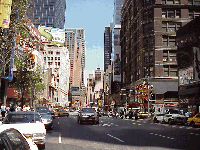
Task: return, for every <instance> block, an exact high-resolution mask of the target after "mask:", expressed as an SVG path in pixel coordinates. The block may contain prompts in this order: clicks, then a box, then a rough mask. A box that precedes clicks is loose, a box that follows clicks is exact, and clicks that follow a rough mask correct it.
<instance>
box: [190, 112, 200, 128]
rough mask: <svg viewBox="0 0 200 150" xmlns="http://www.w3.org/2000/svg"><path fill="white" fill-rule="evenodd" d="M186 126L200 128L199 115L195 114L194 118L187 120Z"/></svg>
mask: <svg viewBox="0 0 200 150" xmlns="http://www.w3.org/2000/svg"><path fill="white" fill-rule="evenodd" d="M187 124H188V125H191V126H193V127H196V126H200V114H196V115H195V116H194V117H190V118H188V120H187Z"/></svg>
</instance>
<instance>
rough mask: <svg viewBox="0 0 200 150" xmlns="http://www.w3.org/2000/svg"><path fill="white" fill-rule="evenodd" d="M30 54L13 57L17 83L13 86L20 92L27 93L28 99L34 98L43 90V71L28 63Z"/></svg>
mask: <svg viewBox="0 0 200 150" xmlns="http://www.w3.org/2000/svg"><path fill="white" fill-rule="evenodd" d="M29 58H30V54H23V55H17V56H16V57H15V66H16V68H17V75H16V78H17V81H16V82H15V83H14V86H15V87H17V88H19V89H20V90H21V91H27V92H28V94H29V96H30V97H32V98H33V97H34V96H35V95H37V93H39V92H41V91H43V90H44V88H45V84H44V83H43V81H42V79H44V75H43V70H42V68H41V67H40V66H35V65H34V64H32V62H31V61H30V59H29Z"/></svg>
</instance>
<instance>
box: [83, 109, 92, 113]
mask: <svg viewBox="0 0 200 150" xmlns="http://www.w3.org/2000/svg"><path fill="white" fill-rule="evenodd" d="M82 111H83V112H85V113H94V112H95V111H94V109H93V108H84V109H82Z"/></svg>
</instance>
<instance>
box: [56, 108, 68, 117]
mask: <svg viewBox="0 0 200 150" xmlns="http://www.w3.org/2000/svg"><path fill="white" fill-rule="evenodd" d="M55 116H58V117H63V116H67V117H69V112H66V111H65V110H64V109H56V111H55Z"/></svg>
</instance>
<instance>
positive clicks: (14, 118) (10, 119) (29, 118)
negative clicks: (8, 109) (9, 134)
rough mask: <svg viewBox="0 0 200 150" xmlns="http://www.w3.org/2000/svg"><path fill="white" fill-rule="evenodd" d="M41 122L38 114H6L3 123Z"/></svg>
mask: <svg viewBox="0 0 200 150" xmlns="http://www.w3.org/2000/svg"><path fill="white" fill-rule="evenodd" d="M36 121H39V122H41V118H40V116H39V115H38V114H35V115H34V114H8V115H7V116H6V117H5V118H4V120H3V123H35V122H36Z"/></svg>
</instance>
